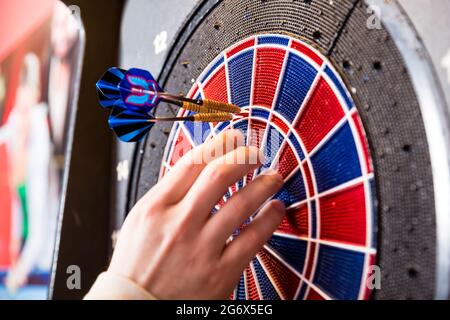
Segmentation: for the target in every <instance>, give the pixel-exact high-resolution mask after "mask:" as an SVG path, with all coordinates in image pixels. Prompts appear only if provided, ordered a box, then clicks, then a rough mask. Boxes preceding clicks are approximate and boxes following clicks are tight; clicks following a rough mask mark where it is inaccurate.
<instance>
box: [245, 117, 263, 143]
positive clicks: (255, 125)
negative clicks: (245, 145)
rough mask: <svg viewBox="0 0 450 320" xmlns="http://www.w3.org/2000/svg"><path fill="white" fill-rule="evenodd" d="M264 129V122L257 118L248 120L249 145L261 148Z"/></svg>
mask: <svg viewBox="0 0 450 320" xmlns="http://www.w3.org/2000/svg"><path fill="white" fill-rule="evenodd" d="M265 131H266V123H264V122H262V121H258V120H254V119H251V120H250V137H249V145H250V146H254V147H258V148H261V144H262V139H263V137H264V132H265Z"/></svg>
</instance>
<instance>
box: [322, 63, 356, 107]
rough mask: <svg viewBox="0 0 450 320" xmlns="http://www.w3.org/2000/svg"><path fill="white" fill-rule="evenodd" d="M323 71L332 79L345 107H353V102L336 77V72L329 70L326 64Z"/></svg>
mask: <svg viewBox="0 0 450 320" xmlns="http://www.w3.org/2000/svg"><path fill="white" fill-rule="evenodd" d="M325 73H326V74H327V75H328V76H329V77H330V79H331V81H333V83H334V85H335V86H336V88H337V89H338V90H339V92H340V94H341V96H342V98H344V100H345V103H346V105H347V108H348V109H349V110H350V109H352V108H353V102H352V99H351V98H350V96H349V94H348V93H347V90H346V89H345V88H344V87H343V86H342V83H341V81H339V79H338V78H337V76H336V74H335V73H334V72H333V70H331V69H330V68H329V67H328V66H326V68H325Z"/></svg>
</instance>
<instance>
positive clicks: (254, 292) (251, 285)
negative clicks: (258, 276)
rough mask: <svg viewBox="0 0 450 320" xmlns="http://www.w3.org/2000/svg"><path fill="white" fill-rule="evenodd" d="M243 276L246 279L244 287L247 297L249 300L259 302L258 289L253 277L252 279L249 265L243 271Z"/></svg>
mask: <svg viewBox="0 0 450 320" xmlns="http://www.w3.org/2000/svg"><path fill="white" fill-rule="evenodd" d="M245 276H246V278H247V282H246V283H245V286H246V288H247V295H248V299H249V300H260V299H259V294H258V288H257V287H256V282H255V277H253V272H252V268H251V267H250V265H248V266H247V269H245Z"/></svg>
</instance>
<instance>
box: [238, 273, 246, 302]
mask: <svg viewBox="0 0 450 320" xmlns="http://www.w3.org/2000/svg"><path fill="white" fill-rule="evenodd" d="M245 299H246V297H245V283H244V275H242V276H241V279H240V280H239V284H238V286H237V290H236V300H245Z"/></svg>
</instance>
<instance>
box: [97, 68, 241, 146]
mask: <svg viewBox="0 0 450 320" xmlns="http://www.w3.org/2000/svg"><path fill="white" fill-rule="evenodd" d="M96 88H97V94H98V98H99V101H100V105H101V106H102V107H103V108H105V109H111V110H112V111H111V115H110V117H109V120H108V123H109V126H110V128H111V129H112V130H113V131H114V132H115V133H116V135H117V136H118V137H119V139H120V140H122V141H125V142H136V141H140V140H141V139H142V138H143V137H144V136H145V135H146V134H147V133H148V132H149V131H150V129H151V128H152V127H153V125H154V124H155V123H156V122H159V121H194V122H223V121H229V120H232V119H233V118H234V116H233V114H237V115H236V117H242V116H243V114H244V113H245V112H242V110H241V109H240V108H239V107H238V106H235V105H233V104H229V103H223V102H219V101H214V100H209V99H189V98H185V97H183V96H176V95H172V94H169V93H166V92H164V91H163V90H162V89H161V88H160V86H159V85H158V83H157V82H156V80H155V79H154V78H153V76H152V75H151V73H150V72H148V71H146V70H142V69H137V68H132V69H129V70H128V71H127V70H124V69H120V68H116V67H113V68H109V69H108V70H107V71H106V72H105V74H104V75H103V76H102V78H101V79H100V80H99V81H98V82H97V84H96ZM161 101H164V102H167V103H170V104H174V105H177V106H178V107H181V108H183V109H185V110H188V111H192V112H195V113H196V114H193V115H190V116H186V117H170V118H155V117H153V116H152V115H150V114H149V112H150V111H151V110H152V109H153V108H155V107H156V106H157V105H158V104H159V103H160V102H161Z"/></svg>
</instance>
